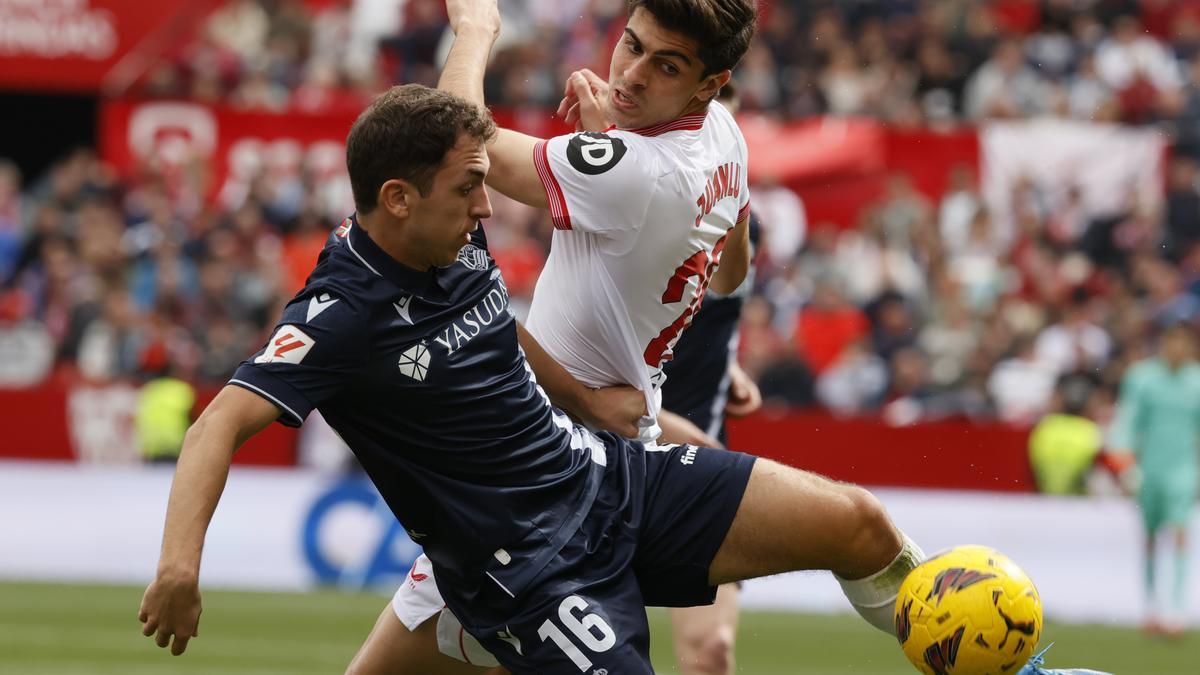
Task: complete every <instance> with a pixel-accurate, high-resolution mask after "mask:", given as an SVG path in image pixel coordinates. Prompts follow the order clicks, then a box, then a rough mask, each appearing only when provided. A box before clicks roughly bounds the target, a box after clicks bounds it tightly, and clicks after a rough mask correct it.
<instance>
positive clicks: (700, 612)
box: [671, 584, 739, 675]
mask: <svg viewBox="0 0 1200 675" xmlns="http://www.w3.org/2000/svg"><path fill="white" fill-rule="evenodd" d="M738 593H739V591H738V588H737V585H736V584H725V585H723V586H721V587H720V588H718V589H717V599H716V601H715V602H713V604H711V605H708V606H703V607H681V608H674V609H672V610H671V629H672V632H673V633H674V637H675V659H676V661H678V662H679V672H680V673H682V674H683V675H732V674H733V672H734V670H735V668H734V659H733V645H734V639H735V637H736V636H737V621H738Z"/></svg>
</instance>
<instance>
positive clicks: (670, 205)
mask: <svg viewBox="0 0 1200 675" xmlns="http://www.w3.org/2000/svg"><path fill="white" fill-rule="evenodd" d="M747 159H748V153H747V148H746V141H745V139H744V138H743V137H742V133H741V131H740V130H739V129H738V127H737V124H736V122H735V121H734V119H733V116H732V115H731V114H730V113H729V111H728V110H726V109H725V108H724V107H723V106H722V105H721V104H719V103H716V102H714V103H711V104H710V105H709V107H708V111H707V113H706V114H701V115H689V116H685V117H681V118H679V119H676V120H674V121H672V122H668V123H665V124H660V125H658V126H655V127H649V128H645V129H636V130H623V129H610V130H608V131H606V132H604V133H602V134H601V133H582V134H572V135H567V136H559V137H556V138H552V139H550V140H547V141H542V142H540V143H538V144H537V146H536V149H535V150H534V160H535V162H536V164H537V169H538V173H539V175H540V177H541V180H542V184H543V185H544V186H545V188H546V194H547V195H548V196H549V200H550V212H551V215H552V217H553V220H554V227H555V231H554V240H553V243H552V245H551V248H550V257H549V259H548V260H547V261H546V266H545V268H544V269H543V270H542V274H541V276H540V277H539V279H538V282H537V287H536V289H535V291H534V296H533V306H532V308H531V309H530V312H529V317H528V319H527V321H526V327H527V328H528V329H529V331H530V333H532V334H533V336H534V337H535V338H537V340H538V342H539V343H541V345H542V347H543V348H545V350H546V351H547V353H549V354H550V355H551V356H552V357H554V359H555V360H556V361H558V362H559V363H561V364H562V365H563V367H565V368H566V369H567V371H568V372H570V373H571V374H572V375H573V376H575V378H576V379H578V380H580V381H581V382H583V383H584V384H586V385H588V386H592V387H602V386H608V385H615V384H632V385H634V386H636V387H638V388H639V389H641V390H642V391H644V392H646V397H647V409H648V410H650V411H651V412H652V413H653V414H654V416H657V411H658V405H659V403H658V401H659V398H660V397H658V396H657V390H658V388H659V387H660V386H661V385H662V382H663V380H664V379H665V376H664V375H663V373H662V368H661V366H662V364H663V363H665V362H666V361H667V360H669V359H670V358H671V348H672V347H673V346H674V344H675V342H676V341H677V340H678V339H679V335H680V334H681V333H682V332H683V330H684V328H686V327H687V325H688V324H689V323H691V318H692V316H693V315H694V314H695V312H696V311H697V310H698V309H699V307H700V303H701V301H702V300H703V298H704V293H705V291H706V290H707V289H708V284H709V281H710V280H711V278H712V274H713V272H714V270H715V269H716V266H717V264H718V263H719V262H720V257H721V250H722V248H723V247H724V244H725V240H726V237H727V236H728V233H729V231H730V230H731V229H732V228H733V226H734V225H735V224H737V222H738V221H740V220H741V219H743V218H745V217H746V215H747V213H748V212H749V201H750V192H749V189H748V187H747V182H746V181H747V178H746V166H747ZM652 422H653V419H651V420H649V421H648V423H647V424H646V425H644V426H645V429H646V431H645V433H644V434H643V437H642V440H647V441H649V440H653V438H654V437H657V425H655V424H652Z"/></svg>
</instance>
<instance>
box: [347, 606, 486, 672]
mask: <svg viewBox="0 0 1200 675" xmlns="http://www.w3.org/2000/svg"><path fill="white" fill-rule="evenodd" d="M437 623H438V617H436V616H434V617H433V618H431V619H429V620H428V621H426V622H425V623H423V624H421V625H420V626H418V627H417V629H416V630H415V631H410V630H408V628H406V627H405V626H404V624H403V623H401V622H400V619H398V618H397V617H396V612H395V611H394V610H393V609H392V605H391V603H388V604H387V606H385V607H384V608H383V612H382V613H381V614H380V615H379V619H378V620H376V621H375V627H374V628H372V629H371V634H370V635H368V636H367V641H366V642H364V643H363V646H362V647H360V648H359V649H358V653H357V654H355V655H354V660H353V661H351V662H350V665H349V667H347V668H346V675H508V671H507V670H504V669H503V668H491V669H489V668H486V667H481V666H473V665H471V664H469V663H464V662H462V661H459V660H456V659H452V658H450V657H449V656H446V655H445V654H442V653H441V652H440V651H438V641H437Z"/></svg>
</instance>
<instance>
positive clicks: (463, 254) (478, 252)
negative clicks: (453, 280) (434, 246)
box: [458, 244, 491, 272]
mask: <svg viewBox="0 0 1200 675" xmlns="http://www.w3.org/2000/svg"><path fill="white" fill-rule="evenodd" d="M458 262H460V263H462V264H463V266H465V267H466V268H467V269H469V270H475V271H476V272H482V271H483V270H486V269H487V268H488V263H490V262H491V258H490V257H489V256H488V253H487V251H485V250H483V249H481V248H479V247H478V246H476V245H475V244H467V245H466V246H464V247H462V250H460V251H459V252H458Z"/></svg>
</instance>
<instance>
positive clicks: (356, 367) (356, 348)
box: [229, 294, 367, 427]
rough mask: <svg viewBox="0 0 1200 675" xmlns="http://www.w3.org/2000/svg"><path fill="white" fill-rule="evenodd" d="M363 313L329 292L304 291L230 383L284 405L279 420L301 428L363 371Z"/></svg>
mask: <svg viewBox="0 0 1200 675" xmlns="http://www.w3.org/2000/svg"><path fill="white" fill-rule="evenodd" d="M361 324H362V322H361V321H360V320H359V317H358V315H357V314H356V313H355V312H354V311H353V310H352V308H351V307H350V306H349V305H348V304H347V303H346V302H345V301H344V300H340V299H338V298H334V297H331V296H329V295H325V294H322V295H321V296H320V297H317V296H313V297H309V296H301V297H300V298H298V299H296V300H293V301H292V302H291V303H290V304H289V305H288V306H287V308H285V309H284V311H283V317H282V318H281V319H280V322H279V324H278V325H276V326H275V330H274V331H273V332H272V333H271V337H270V339H269V340H267V344H266V345H264V346H263V348H262V349H261V350H259V352H258V353H257V354H255V355H254V356H252V357H250V358H249V359H247V360H245V361H243V362H242V364H241V365H240V366H239V367H238V369H237V371H236V372H234V374H233V378H232V379H230V380H229V383H230V384H233V385H237V386H239V387H242V388H245V389H249V390H250V391H252V392H254V393H256V394H258V395H259V396H262V397H263V398H265V399H267V400H268V401H271V402H272V403H274V404H275V405H276V406H278V407H279V410H280V411H281V412H280V415H279V421H280V422H281V423H283V424H285V425H287V426H289V427H298V426H300V424H301V423H303V422H304V419H305V418H306V417H308V414H309V413H310V412H312V410H313V408H315V407H317V406H318V405H320V404H321V403H323V402H324V401H326V400H328V399H330V398H332V397H333V396H335V395H336V394H337V393H338V392H339V391H341V390H342V388H343V387H344V386H345V385H346V384H347V383H348V382H350V381H352V379H353V378H354V377H355V376H356V375H357V374H358V373H359V372H360V371H361V369H362V367H363V365H364V364H365V359H366V355H367V347H366V345H365V344H364V342H363V339H362V336H364V335H365V334H366V330H365V327H364V326H362V325H361Z"/></svg>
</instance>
